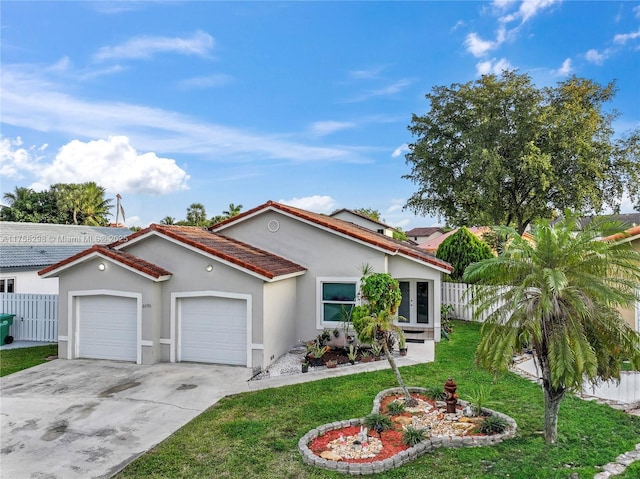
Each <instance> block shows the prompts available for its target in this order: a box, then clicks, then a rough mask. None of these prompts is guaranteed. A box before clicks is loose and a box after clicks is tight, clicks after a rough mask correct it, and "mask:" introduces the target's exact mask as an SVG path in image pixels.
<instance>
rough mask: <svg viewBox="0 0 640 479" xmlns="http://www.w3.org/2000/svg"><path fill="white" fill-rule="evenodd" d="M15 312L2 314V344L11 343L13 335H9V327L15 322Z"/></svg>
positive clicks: (0, 328)
mask: <svg viewBox="0 0 640 479" xmlns="http://www.w3.org/2000/svg"><path fill="white" fill-rule="evenodd" d="M15 317H16V315H15V314H0V344H11V343H12V342H13V336H9V327H10V326H11V325H12V324H13V318H15Z"/></svg>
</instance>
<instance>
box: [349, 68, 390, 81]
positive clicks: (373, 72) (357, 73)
mask: <svg viewBox="0 0 640 479" xmlns="http://www.w3.org/2000/svg"><path fill="white" fill-rule="evenodd" d="M385 68H386V67H385V66H376V67H372V68H369V69H366V70H352V71H350V72H349V77H350V78H353V79H356V80H371V79H374V78H377V77H378V76H379V75H380V73H382V71H383V70H384V69H385Z"/></svg>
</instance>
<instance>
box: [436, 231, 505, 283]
mask: <svg viewBox="0 0 640 479" xmlns="http://www.w3.org/2000/svg"><path fill="white" fill-rule="evenodd" d="M436 258H439V259H442V260H444V261H446V262H448V263H449V264H451V266H453V271H452V272H451V273H450V275H449V278H450V279H451V280H452V281H461V280H462V275H463V273H464V270H465V269H466V267H467V266H469V265H470V264H471V263H477V262H478V261H482V260H483V259H489V258H493V253H492V252H491V248H489V245H488V244H487V243H485V242H484V241H482V240H481V239H479V238H478V237H477V236H476V235H474V234H473V233H471V231H469V230H468V229H467V227H465V226H463V227H462V228H460V229H459V230H458V231H456V232H455V233H454V234H452V235H451V236H449V237H448V238H447V239H445V240H444V241H443V242H442V243H441V244H440V246H439V247H438V251H436Z"/></svg>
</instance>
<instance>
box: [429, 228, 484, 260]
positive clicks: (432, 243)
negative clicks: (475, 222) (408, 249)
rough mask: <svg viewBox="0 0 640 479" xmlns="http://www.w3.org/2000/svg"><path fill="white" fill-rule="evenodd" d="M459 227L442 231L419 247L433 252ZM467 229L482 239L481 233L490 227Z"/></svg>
mask: <svg viewBox="0 0 640 479" xmlns="http://www.w3.org/2000/svg"><path fill="white" fill-rule="evenodd" d="M459 229H460V228H456V229H453V230H451V231H449V232H447V233H444V234H442V235H440V236H437V237H435V238H432V239H430V240H427V241H425V242H424V243H422V244H421V245H419V246H418V247H419V248H423V249H425V250H427V251H430V252H432V253H434V254H435V252H436V251H438V247H439V246H440V245H441V244H442V242H443V241H444V240H446V239H447V238H448V237H449V236H451V235H453V234H455V233H456V232H457V231H458V230H459ZM467 229H468V230H469V231H470V232H471V233H472V234H474V235H476V236H477V237H478V238H479V239H482V235H483V234H484V233H486V232H488V231H491V228H490V227H488V226H470V227H467Z"/></svg>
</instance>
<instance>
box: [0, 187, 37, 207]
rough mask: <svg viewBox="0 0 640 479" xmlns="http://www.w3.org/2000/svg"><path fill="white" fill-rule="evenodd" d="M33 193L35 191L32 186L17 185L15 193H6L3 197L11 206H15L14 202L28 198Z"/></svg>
mask: <svg viewBox="0 0 640 479" xmlns="http://www.w3.org/2000/svg"><path fill="white" fill-rule="evenodd" d="M33 193H35V192H34V191H33V190H32V189H31V188H25V187H24V186H16V187H15V188H14V190H13V193H5V194H4V195H3V198H4V199H5V200H6V201H8V202H9V206H13V204H14V203H16V202H20V201H26V200H28V199H29V197H30V196H31V195H32V194H33Z"/></svg>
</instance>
